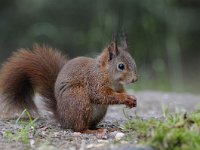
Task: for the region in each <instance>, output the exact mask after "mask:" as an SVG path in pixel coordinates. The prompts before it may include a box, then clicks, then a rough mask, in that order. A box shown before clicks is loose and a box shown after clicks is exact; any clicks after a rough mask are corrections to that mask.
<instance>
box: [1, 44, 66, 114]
mask: <svg viewBox="0 0 200 150" xmlns="http://www.w3.org/2000/svg"><path fill="white" fill-rule="evenodd" d="M66 62H67V59H66V57H65V56H63V55H61V53H60V52H58V51H56V50H54V49H52V48H50V47H46V46H39V45H34V46H33V50H32V51H31V50H26V49H21V50H19V51H17V52H15V53H14V54H13V55H12V56H11V57H10V58H9V59H8V61H7V62H6V63H5V64H3V66H2V69H1V72H0V92H1V95H2V96H1V105H3V107H5V108H4V111H5V112H7V111H10V109H13V108H17V109H25V108H27V109H29V110H30V111H35V112H37V107H36V105H35V103H34V101H33V96H34V94H35V93H36V92H37V93H40V95H41V96H42V97H43V98H44V103H45V105H46V107H47V109H48V110H50V111H52V112H53V113H54V114H55V113H56V100H55V96H54V84H55V81H56V78H57V75H58V73H59V71H60V70H61V68H62V67H63V66H64V64H65V63H66ZM47 89H48V90H47Z"/></svg>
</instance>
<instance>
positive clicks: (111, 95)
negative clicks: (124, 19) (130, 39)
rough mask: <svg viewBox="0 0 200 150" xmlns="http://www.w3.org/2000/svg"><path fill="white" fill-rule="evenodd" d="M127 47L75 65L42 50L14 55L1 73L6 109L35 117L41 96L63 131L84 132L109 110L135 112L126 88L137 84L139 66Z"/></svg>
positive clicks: (113, 46)
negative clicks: (115, 107) (118, 106)
mask: <svg viewBox="0 0 200 150" xmlns="http://www.w3.org/2000/svg"><path fill="white" fill-rule="evenodd" d="M124 45H125V46H122V47H118V46H117V43H116V42H111V43H110V44H109V45H108V46H107V47H106V48H105V49H104V50H103V51H102V53H101V54H100V55H98V56H97V57H96V58H89V57H76V58H74V59H71V60H68V59H67V57H66V56H65V55H63V54H61V53H60V52H59V51H58V50H56V49H53V48H50V47H47V46H39V45H34V46H33V50H28V49H21V50H19V51H17V52H15V53H13V55H12V56H11V57H10V58H9V59H8V60H7V62H5V63H4V64H3V66H2V69H1V71H0V93H1V95H2V96H1V97H2V98H1V103H4V106H5V107H4V109H5V110H6V111H8V112H11V111H12V110H13V109H14V108H16V109H18V110H23V109H28V110H29V111H30V112H37V107H36V105H35V103H34V100H33V97H34V95H35V93H38V94H40V95H41V96H42V100H43V102H44V104H45V106H46V109H47V110H49V111H51V112H52V113H53V115H54V118H55V119H56V120H57V121H58V122H59V123H60V124H61V126H62V127H63V128H68V129H72V130H74V131H80V132H81V131H85V130H87V129H93V128H95V127H96V125H97V124H98V123H99V122H100V121H101V120H102V119H103V118H104V116H105V114H106V111H107V108H108V105H112V104H125V105H126V106H128V107H129V108H132V107H136V97H135V96H131V95H127V94H126V92H125V90H124V87H123V85H124V84H129V83H134V82H135V81H137V74H136V64H135V61H134V59H133V58H132V57H131V55H130V54H129V52H128V47H127V46H126V44H124Z"/></svg>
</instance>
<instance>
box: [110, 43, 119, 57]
mask: <svg viewBox="0 0 200 150" xmlns="http://www.w3.org/2000/svg"><path fill="white" fill-rule="evenodd" d="M108 52H109V60H112V59H113V58H114V57H115V56H117V55H118V54H119V50H118V48H117V42H111V43H110V45H108Z"/></svg>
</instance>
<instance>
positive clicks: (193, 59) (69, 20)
mask: <svg viewBox="0 0 200 150" xmlns="http://www.w3.org/2000/svg"><path fill="white" fill-rule="evenodd" d="M119 24H121V27H123V28H124V29H125V31H126V32H127V34H128V39H129V47H130V52H131V54H132V55H133V57H134V58H135V60H136V63H137V66H138V72H139V77H140V79H139V81H138V82H137V83H136V84H135V85H134V86H133V88H134V89H136V90H144V89H154V90H162V91H163V90H167V91H180V92H193V93H199V92H200V91H199V89H200V83H199V81H200V1H199V0H151V1H150V0H99V1H96V0H59V1H58V0H57V1H56V0H1V1H0V62H1V63H2V62H3V61H5V60H6V58H7V57H8V56H9V55H10V54H11V52H12V51H16V50H17V49H19V48H22V47H23V48H30V47H31V46H32V44H33V43H41V44H42V43H45V44H48V45H50V46H53V47H56V48H58V49H60V50H62V51H63V52H64V53H66V54H68V56H69V57H71V58H72V57H75V56H79V55H85V56H95V55H96V54H98V53H99V52H100V51H101V50H102V49H103V48H104V47H105V46H106V45H107V44H108V43H109V42H110V41H111V39H112V34H113V32H116V30H117V29H118V26H119Z"/></svg>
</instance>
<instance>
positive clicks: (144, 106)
mask: <svg viewBox="0 0 200 150" xmlns="http://www.w3.org/2000/svg"><path fill="white" fill-rule="evenodd" d="M128 92H129V93H133V94H134V95H136V97H137V98H138V106H137V108H134V109H128V108H126V107H125V106H123V105H121V106H119V105H118V106H110V108H109V110H108V112H107V115H106V117H105V119H104V120H103V121H102V123H100V125H99V127H105V128H118V129H120V128H121V127H122V126H123V124H124V123H125V122H126V117H125V115H124V113H125V114H126V116H130V117H135V115H137V116H140V117H144V118H149V117H158V118H159V117H161V116H162V115H163V114H162V111H163V108H168V109H169V111H170V112H177V111H178V112H184V111H188V112H190V111H194V110H195V109H197V108H198V106H200V105H199V103H200V95H192V94H185V93H184V94H183V93H181V94H178V93H165V92H156V91H142V92H133V91H128ZM15 121H16V119H5V118H2V119H1V120H0V150H1V149H2V150H12V149H15V150H21V149H38V150H43V149H44V150H45V149H48V150H54V149H70V150H76V149H80V150H84V149H96V150H98V149H106V150H108V149H117V150H121V149H124V150H130V149H135V150H151V148H150V147H144V146H141V145H138V144H137V141H134V139H133V140H132V141H125V140H123V136H124V135H125V133H122V132H121V131H120V130H117V131H112V132H111V131H107V130H105V132H104V133H102V134H100V135H97V136H96V135H92V134H91V135H89V134H81V133H78V132H72V131H71V130H63V129H61V128H60V126H59V124H57V123H55V122H54V121H53V120H51V119H50V118H49V117H43V118H40V119H38V120H37V121H36V130H31V132H30V133H29V138H30V141H29V142H28V143H23V142H15V141H13V140H12V139H8V138H3V136H4V135H5V133H6V131H10V132H11V133H14V132H16V131H18V130H20V129H21V126H20V125H17V124H16V123H15Z"/></svg>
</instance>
